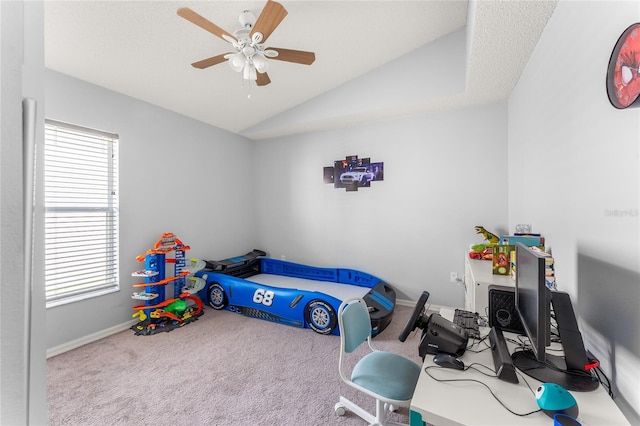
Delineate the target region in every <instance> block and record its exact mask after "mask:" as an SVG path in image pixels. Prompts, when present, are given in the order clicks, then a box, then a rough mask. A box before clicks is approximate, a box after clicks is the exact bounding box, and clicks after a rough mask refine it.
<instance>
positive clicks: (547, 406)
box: [536, 383, 578, 418]
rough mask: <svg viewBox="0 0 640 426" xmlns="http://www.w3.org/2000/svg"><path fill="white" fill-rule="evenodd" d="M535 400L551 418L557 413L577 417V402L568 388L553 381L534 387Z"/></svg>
mask: <svg viewBox="0 0 640 426" xmlns="http://www.w3.org/2000/svg"><path fill="white" fill-rule="evenodd" d="M536 402H537V403H538V407H540V408H541V409H542V411H544V413H545V414H546V415H547V416H549V417H551V418H553V416H554V415H555V414H557V413H561V414H566V415H567V416H570V417H573V418H576V417H578V404H577V402H576V399H575V398H574V397H573V395H571V394H570V393H569V391H568V390H566V389H565V388H563V387H562V386H560V385H557V384H555V383H543V384H541V385H540V386H538V389H536Z"/></svg>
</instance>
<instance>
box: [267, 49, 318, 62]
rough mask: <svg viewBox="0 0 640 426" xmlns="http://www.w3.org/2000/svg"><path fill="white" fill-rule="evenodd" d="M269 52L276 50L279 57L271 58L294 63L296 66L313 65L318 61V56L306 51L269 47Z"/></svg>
mask: <svg viewBox="0 0 640 426" xmlns="http://www.w3.org/2000/svg"><path fill="white" fill-rule="evenodd" d="M268 50H275V51H276V52H278V56H275V57H270V58H269V59H276V60H278V61H287V62H294V63H296V64H303V65H311V64H312V63H313V61H315V60H316V54H315V53H313V52H305V51H304V50H291V49H281V48H279V47H269V48H268Z"/></svg>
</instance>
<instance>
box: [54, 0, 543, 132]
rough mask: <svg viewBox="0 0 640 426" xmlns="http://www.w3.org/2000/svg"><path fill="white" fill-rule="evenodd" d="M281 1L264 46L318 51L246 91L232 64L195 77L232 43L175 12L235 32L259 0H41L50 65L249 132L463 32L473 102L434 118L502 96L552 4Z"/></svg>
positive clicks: (282, 65)
mask: <svg viewBox="0 0 640 426" xmlns="http://www.w3.org/2000/svg"><path fill="white" fill-rule="evenodd" d="M281 3H282V4H283V6H284V7H285V8H286V9H287V11H288V12H289V13H288V15H287V17H286V18H285V19H284V20H283V21H282V23H281V24H280V25H279V26H278V28H276V30H275V31H274V33H273V34H272V35H271V37H270V38H269V40H268V43H267V45H268V46H272V47H280V48H289V49H298V50H308V51H313V52H315V54H316V61H315V62H314V63H313V64H312V65H310V66H306V65H299V64H293V63H289V62H282V61H271V69H270V70H269V76H270V78H271V84H269V85H268V86H264V87H256V86H255V85H251V86H247V85H245V86H244V87H242V81H241V78H240V75H239V74H238V73H235V72H233V71H232V70H231V69H230V68H229V66H228V65H227V64H226V63H222V64H218V65H215V66H213V67H210V68H208V69H205V70H200V69H195V68H193V67H191V65H190V64H191V63H192V62H195V61H198V60H201V59H205V58H208V57H211V56H214V55H217V54H220V53H225V52H229V51H230V50H229V45H228V43H226V42H225V41H223V40H221V39H219V38H217V37H215V36H214V35H212V34H211V33H209V32H207V31H205V30H203V29H202V28H200V27H197V26H196V25H194V24H192V23H190V22H188V21H186V20H184V19H183V18H181V17H179V16H178V15H177V14H176V11H177V9H178V8H179V7H190V8H191V9H193V10H194V11H196V12H197V13H199V14H200V15H202V16H204V17H205V18H207V19H208V20H210V21H212V22H214V23H215V24H217V25H218V26H220V27H222V28H223V29H225V30H227V31H229V32H233V31H234V30H235V29H237V28H238V27H239V23H238V19H237V17H238V15H239V13H240V12H241V11H242V10H251V11H253V12H254V13H255V15H256V16H257V15H259V13H260V11H261V10H262V7H263V6H264V4H265V2H263V1H257V2H256V1H191V2H173V1H55V0H49V1H45V63H46V66H47V67H48V68H51V69H53V70H56V71H59V72H62V73H64V74H67V75H70V76H73V77H76V78H79V79H81V80H85V81H87V82H90V83H93V84H96V85H98V86H102V87H105V88H108V89H111V90H114V91H116V92H119V93H123V94H126V95H128V96H131V97H134V98H138V99H141V100H143V101H146V102H149V103H151V104H154V105H157V106H160V107H163V108H165V109H168V110H171V111H175V112H177V113H180V114H183V115H186V116H189V117H192V118H195V119H197V120H200V121H203V122H206V123H209V124H211V125H214V126H216V127H220V128H222V129H226V130H229V131H231V132H234V133H240V134H242V133H243V131H244V130H246V129H249V128H251V127H253V126H255V125H258V124H260V123H264V122H268V121H269V119H270V118H272V117H275V116H277V115H279V114H281V113H283V112H285V111H287V110H289V109H291V108H293V107H295V106H296V105H300V104H302V103H304V102H307V101H309V100H311V99H313V98H316V97H318V96H320V95H322V94H324V93H326V92H329V91H331V90H332V89H334V88H336V87H338V86H340V85H342V84H344V83H346V82H349V81H352V80H353V79H355V78H357V77H359V76H361V75H363V74H366V73H367V72H369V71H371V70H374V69H376V68H378V67H380V66H381V65H384V64H386V63H388V62H390V61H393V60H394V59H396V58H399V57H401V56H403V55H405V54H407V53H409V52H411V51H413V50H415V49H417V48H419V47H421V46H423V45H425V44H427V43H430V42H432V41H434V40H436V39H438V38H440V37H442V36H444V35H446V34H449V33H451V32H454V31H456V30H459V29H461V28H463V27H465V26H467V25H468V27H467V31H468V32H469V34H468V35H467V40H468V41H469V42H470V47H471V49H470V50H469V49H468V51H467V56H468V68H469V69H468V70H467V73H468V76H469V77H468V80H467V85H468V88H467V94H465V95H464V96H462V97H458V98H457V99H441V100H440V102H439V103H438V102H436V103H435V104H433V103H432V104H431V105H429V107H428V109H430V110H433V109H437V108H438V105H439V104H440V105H442V106H443V107H445V106H451V105H452V104H455V105H456V106H459V105H464V104H465V103H482V102H483V101H487V102H488V101H493V100H495V99H500V98H505V97H506V96H508V94H509V93H510V90H511V89H512V88H513V85H514V84H515V82H517V79H518V77H519V75H520V72H521V71H522V69H523V67H524V65H525V64H526V61H527V60H528V57H529V55H530V54H531V52H532V50H533V48H534V46H535V44H536V42H537V40H538V37H539V36H540V34H541V31H542V29H543V28H544V26H545V25H546V22H547V20H548V19H549V17H550V16H551V13H552V12H553V8H554V6H555V1H541V0H536V1H509V0H507V1H496V0H481V1H478V2H471V3H467V1H457V0H441V1H435V0H429V1H416V0H414V1H284V0H282V1H281ZM467 21H469V22H467ZM498 68H499V70H498ZM249 95H250V97H249ZM412 112H415V111H412ZM327 125H328V126H330V125H331V124H330V123H327ZM287 132H288V131H287V129H284V128H283V129H282V130H280V131H279V132H275V133H273V132H272V133H270V134H269V135H274V134H286V133H287ZM247 136H249V137H253V138H256V139H258V138H260V137H264V135H262V136H261V135H260V134H259V133H255V134H247Z"/></svg>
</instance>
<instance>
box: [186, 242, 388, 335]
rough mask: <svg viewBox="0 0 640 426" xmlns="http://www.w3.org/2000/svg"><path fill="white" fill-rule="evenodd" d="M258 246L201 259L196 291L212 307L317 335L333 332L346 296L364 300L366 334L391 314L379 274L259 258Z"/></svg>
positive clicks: (336, 330)
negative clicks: (241, 253) (367, 322)
mask: <svg viewBox="0 0 640 426" xmlns="http://www.w3.org/2000/svg"><path fill="white" fill-rule="evenodd" d="M265 256H266V253H265V252H264V251H262V250H253V251H252V252H250V253H247V254H245V255H244V256H239V257H234V258H230V259H226V260H222V261H211V260H208V261H205V262H206V267H205V268H204V269H203V270H201V271H198V272H197V273H196V274H195V276H196V277H199V278H202V279H204V280H205V282H206V284H205V286H204V288H203V289H202V290H200V291H199V292H198V295H199V296H200V298H201V299H202V300H203V301H204V302H205V303H208V304H209V305H210V306H211V307H212V308H213V309H217V310H222V309H226V310H228V311H231V312H236V313H239V314H242V315H246V316H249V317H254V318H260V319H263V320H267V321H273V322H277V323H281V324H286V325H291V326H294V327H300V328H310V329H312V330H313V331H315V332H317V333H320V334H333V335H339V334H340V332H339V327H338V320H337V314H336V312H338V307H339V306H340V304H341V303H342V300H345V299H347V298H349V297H351V296H357V297H361V298H363V299H364V300H365V302H366V303H367V306H368V308H369V313H370V316H371V334H372V336H375V335H377V334H379V333H380V332H381V331H382V330H384V329H385V328H386V327H387V326H388V325H389V323H391V318H392V316H393V310H394V307H395V303H396V294H395V290H394V289H393V288H392V287H391V286H390V285H389V284H387V283H385V282H384V281H382V280H380V279H379V278H376V277H374V276H373V275H369V274H367V273H364V272H360V271H356V270H352V269H341V268H318V267H313V266H306V265H301V264H297V263H292V262H286V261H284V260H277V259H271V258H267V257H265Z"/></svg>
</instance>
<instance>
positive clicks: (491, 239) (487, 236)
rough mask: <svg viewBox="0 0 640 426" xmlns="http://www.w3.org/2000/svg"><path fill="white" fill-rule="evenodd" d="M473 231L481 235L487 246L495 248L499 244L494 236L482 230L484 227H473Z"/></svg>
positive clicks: (498, 240) (498, 239)
mask: <svg viewBox="0 0 640 426" xmlns="http://www.w3.org/2000/svg"><path fill="white" fill-rule="evenodd" d="M474 229H475V230H476V234H482V236H483V237H484V240H485V241H486V242H487V243H488V245H490V246H495V245H497V244H499V243H500V238H498V236H497V235H496V234H493V233H491V232H489V231H487V230H486V229H484V227H482V226H475V227H474Z"/></svg>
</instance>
